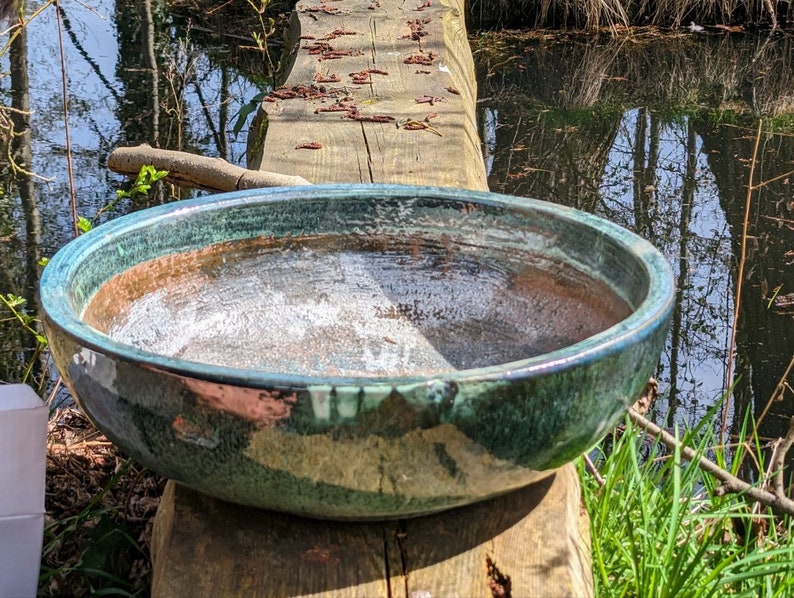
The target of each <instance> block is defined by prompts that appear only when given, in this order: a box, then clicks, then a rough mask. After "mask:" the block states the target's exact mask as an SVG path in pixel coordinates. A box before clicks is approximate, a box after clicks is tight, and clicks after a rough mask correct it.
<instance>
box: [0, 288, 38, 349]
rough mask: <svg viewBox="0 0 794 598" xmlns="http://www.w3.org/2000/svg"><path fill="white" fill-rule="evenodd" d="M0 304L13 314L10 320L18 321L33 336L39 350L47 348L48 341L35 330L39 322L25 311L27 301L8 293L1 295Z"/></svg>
mask: <svg viewBox="0 0 794 598" xmlns="http://www.w3.org/2000/svg"><path fill="white" fill-rule="evenodd" d="M0 302H2V303H3V304H4V305H5V306H6V308H7V309H8V310H9V311H10V312H11V315H12V318H10V319H15V320H17V321H18V322H19V323H20V324H21V325H22V327H23V328H24V329H25V330H26V331H27V332H29V333H30V334H32V335H33V337H34V338H35V339H36V342H37V343H38V349H39V350H42V349H44V348H45V347H46V346H47V339H46V338H45V337H44V335H43V334H41V333H40V332H39V331H38V330H36V329H35V328H34V326H35V325H36V322H38V320H37V319H36V318H34V317H33V316H31V315H30V314H28V313H27V312H26V311H25V304H26V303H27V300H26V299H25V298H24V297H20V296H18V295H14V294H13V293H7V294H5V295H0Z"/></svg>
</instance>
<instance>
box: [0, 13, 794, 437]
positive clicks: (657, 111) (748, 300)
mask: <svg viewBox="0 0 794 598" xmlns="http://www.w3.org/2000/svg"><path fill="white" fill-rule="evenodd" d="M147 7H148V8H150V9H151V10H150V11H149V12H147V10H146V8H147ZM63 17H64V21H63V25H64V43H65V58H66V62H67V65H68V67H67V68H68V89H69V101H70V121H69V129H70V135H71V150H72V159H73V170H74V179H75V185H76V201H77V211H78V213H79V214H80V215H83V216H85V217H87V218H89V219H91V218H93V217H94V215H96V214H97V213H100V211H101V215H100V216H99V217H98V219H97V221H98V222H101V221H104V220H106V219H109V218H113V217H116V216H118V215H120V214H123V213H126V212H129V211H132V210H136V209H140V208H143V207H146V206H148V205H152V204H153V203H159V202H162V201H167V200H169V199H171V196H172V195H178V196H181V197H185V196H188V195H189V194H190V192H183V191H180V190H171V189H169V188H165V189H164V190H161V191H160V192H158V194H156V195H155V196H153V197H151V198H146V199H143V200H123V201H121V202H119V203H118V204H116V205H115V206H113V207H111V208H108V209H106V210H103V207H104V206H106V205H107V204H108V203H109V202H111V201H112V200H113V199H114V198H115V190H116V189H117V188H119V187H121V186H122V185H123V183H124V181H123V179H122V177H119V176H117V175H115V174H113V173H111V172H110V171H109V170H107V168H106V167H105V161H106V159H107V155H108V153H109V152H110V151H111V150H112V149H113V148H115V147H117V146H119V145H127V144H137V143H141V142H148V143H154V142H155V140H156V141H157V142H158V143H159V144H160V145H161V146H162V147H168V148H173V149H184V150H187V151H195V152H201V153H203V154H206V155H210V156H223V157H225V158H226V159H228V160H229V161H231V162H234V163H238V164H241V165H244V164H245V134H246V128H245V127H243V129H242V131H241V132H240V134H239V135H237V136H235V135H233V134H232V128H233V126H234V125H235V123H236V118H235V115H236V114H237V112H238V111H239V109H240V107H241V106H242V105H244V104H246V103H247V102H248V101H249V100H251V99H252V98H253V97H254V96H255V95H256V94H257V93H259V92H260V91H262V90H263V89H264V88H265V86H266V85H267V83H268V77H267V69H266V67H265V60H264V58H263V57H262V56H261V54H259V53H258V52H254V51H246V50H240V49H239V47H240V46H251V45H254V44H253V42H252V40H249V39H248V29H250V27H248V25H247V24H246V25H241V24H240V22H239V21H237V20H234V19H229V18H227V19H226V22H234V23H235V29H234V31H229V32H226V34H224V35H213V34H211V33H209V32H207V31H206V30H207V29H211V27H212V25H213V23H212V22H204V21H202V22H200V23H199V22H193V28H192V29H191V28H190V27H189V26H188V24H189V22H188V19H187V17H186V16H183V15H180V14H179V13H178V12H171V13H169V12H167V11H166V9H165V8H164V7H163V6H162V5H157V6H155V7H154V8H152V5H151V4H150V3H149V2H131V1H127V2H125V1H118V2H111V1H110V0H102V1H100V2H97V3H95V4H93V5H92V7H91V8H90V9H89V8H88V7H87V6H86V5H82V4H79V3H70V4H69V5H68V6H66V7H65V9H64V13H63ZM218 20H220V21H221V22H222V21H223V20H224V19H223V15H219V16H218ZM147 23H151V27H147ZM472 46H473V49H474V50H475V60H476V63H477V69H478V81H479V95H480V100H479V111H478V112H479V117H480V127H481V138H482V140H483V152H484V156H485V159H486V165H487V167H488V172H489V184H490V188H491V190H492V191H498V192H504V193H509V194H515V195H524V196H529V197H536V198H539V199H545V200H549V201H554V202H558V203H562V204H565V205H569V206H574V207H577V208H580V209H584V210H587V211H590V212H594V213H597V214H600V215H602V216H605V217H607V218H609V219H611V220H613V221H615V222H617V223H619V224H622V225H624V226H626V227H628V228H630V229H632V230H634V231H636V232H638V233H639V234H641V235H642V236H644V237H646V238H648V239H649V240H650V241H652V242H653V243H654V244H656V245H657V246H658V247H659V248H660V249H661V250H662V251H663V252H664V253H665V255H667V256H668V257H669V259H670V261H671V263H672V265H673V268H674V270H675V271H676V273H677V277H678V295H677V302H676V310H675V319H674V327H673V331H672V333H671V335H670V337H669V339H668V343H667V347H666V349H665V352H664V355H663V358H662V362H661V364H660V367H659V372H658V375H659V379H660V382H661V388H662V390H663V395H662V397H661V400H660V403H659V410H660V415H661V417H663V418H665V419H666V420H667V421H668V422H672V421H681V422H690V423H692V422H694V421H696V420H697V419H698V418H699V417H700V416H702V415H703V413H705V411H706V410H707V409H708V407H709V406H710V405H712V404H714V403H715V401H718V400H719V398H720V397H721V395H722V394H723V390H724V388H725V387H726V384H727V380H726V377H727V375H728V367H727V364H728V362H729V357H728V356H729V345H730V339H731V333H732V320H733V310H734V302H735V296H736V286H737V285H736V280H737V269H738V263H739V255H740V252H741V236H742V229H743V221H744V214H745V202H746V197H747V184H748V180H749V171H750V165H751V163H752V157H753V152H754V147H755V144H756V127H757V122H758V118H759V116H763V117H764V119H765V120H764V123H765V124H764V128H763V131H762V134H761V136H760V140H759V144H758V150H757V158H756V161H755V179H754V182H755V183H756V184H758V183H760V182H767V181H768V184H765V185H763V186H762V187H761V188H759V189H758V190H757V191H756V192H755V193H754V194H753V196H752V203H751V205H750V210H749V219H748V230H747V240H748V241H747V244H746V264H745V269H744V283H743V288H742V293H741V310H740V317H739V320H738V327H737V329H736V334H735V337H736V351H735V358H734V360H733V365H732V370H733V372H732V378H734V380H738V382H737V386H736V400H737V402H738V403H739V404H740V405H746V404H753V405H754V407H755V410H756V414H759V413H761V412H762V411H763V410H764V407H765V406H766V404H767V402H768V401H769V400H770V398H771V397H773V396H774V397H778V398H780V400H779V401H775V402H774V404H773V406H772V409H771V412H770V415H768V416H766V419H765V421H764V427H763V431H764V433H765V434H768V435H770V436H771V435H778V434H780V433H781V430H783V429H784V428H785V426H786V420H785V418H784V416H787V415H791V414H792V413H794V393H793V392H792V390H791V386H790V385H794V374H792V373H791V372H788V376H787V378H786V372H787V367H788V366H789V364H790V362H791V360H792V354H794V189H792V186H791V184H790V181H789V176H788V172H789V171H790V170H792V169H794V145H793V143H794V141H793V139H792V135H791V132H794V127H792V126H788V125H789V124H791V123H794V119H792V118H790V117H789V116H788V114H789V112H790V111H792V109H793V108H794V65H792V56H793V55H794V52H793V50H794V48H793V47H792V41H791V39H790V38H788V37H784V36H781V37H771V38H759V37H751V36H740V35H729V34H725V33H717V32H714V33H713V34H711V33H707V34H703V35H692V34H686V35H681V36H678V37H674V36H667V37H659V36H651V35H647V34H643V35H634V36H632V37H627V38H621V39H589V40H584V39H581V38H575V37H570V38H561V37H548V38H547V39H544V38H542V37H536V38H534V39H531V40H525V41H518V40H514V39H513V40H510V39H508V38H506V37H496V36H492V35H490V34H489V35H485V36H478V37H476V38H474V39H473V40H472ZM58 53H59V50H58V37H57V27H56V20H55V12H54V9H48V10H46V11H45V12H44V14H43V15H42V16H41V17H39V18H37V19H36V20H35V21H34V22H33V23H31V25H30V26H29V29H28V31H27V40H26V43H24V44H18V45H17V46H16V48H15V49H14V50H12V51H10V52H7V53H6V55H5V56H4V57H3V59H2V60H3V65H2V70H3V72H11V75H7V76H5V77H3V78H2V79H0V87H1V88H2V89H1V90H0V93H2V95H3V99H4V102H5V103H6V104H7V105H14V106H19V107H24V106H25V102H28V103H29V105H30V108H31V111H32V114H31V116H30V126H31V135H30V138H29V140H28V139H26V138H25V137H24V136H22V137H20V138H19V141H18V142H17V143H16V145H15V148H14V149H15V150H16V154H17V155H18V156H19V158H18V161H21V162H24V163H25V164H26V165H29V166H28V167H26V170H28V171H30V172H33V173H35V174H36V176H35V177H29V176H24V175H21V174H17V175H16V176H15V175H14V173H13V172H12V169H11V168H10V167H9V166H7V160H4V161H3V165H4V168H3V171H2V177H1V179H0V180H2V184H3V190H4V194H3V195H2V196H0V263H2V268H0V293H3V294H6V293H13V294H15V295H19V296H23V297H25V298H27V300H28V308H29V311H30V313H31V314H32V315H35V306H36V296H35V288H36V281H37V276H38V270H39V267H38V266H36V262H37V261H38V259H39V258H40V257H41V256H48V255H52V254H53V253H54V252H55V251H56V250H57V249H58V248H59V247H61V246H62V245H63V244H64V243H66V242H67V241H68V240H69V239H70V238H72V236H73V234H74V233H73V225H72V215H71V208H70V205H69V186H68V178H67V162H66V141H65V128H64V124H63V117H62V99H61V85H62V83H61V74H60V65H59V61H58V59H54V58H53V57H54V56H55V57H57V56H58ZM152 57H153V58H154V60H155V64H156V69H153V68H152V66H153V65H152ZM249 120H250V119H249ZM17 121H18V122H17ZM246 124H247V123H246ZM15 125H16V129H17V130H23V129H24V128H25V123H24V119H21V118H17V119H16V120H15ZM0 308H2V311H1V312H0V320H1V321H0V380H3V381H8V382H15V381H19V380H20V379H22V377H23V375H24V373H25V371H26V368H27V366H28V363H29V362H30V357H31V356H32V355H33V347H34V346H35V343H34V341H33V339H32V338H31V337H30V335H28V334H27V333H25V332H24V331H22V330H21V328H20V327H19V326H18V324H17V323H16V322H14V321H11V320H10V319H7V315H6V314H7V312H6V310H5V308H4V307H3V306H0ZM41 368H42V364H41V363H40V362H36V364H35V367H34V372H33V374H34V375H38V376H39V378H43V380H44V385H45V386H46V385H47V384H51V381H50V380H51V377H50V376H52V374H50V375H47V374H46V373H42V369H41ZM781 380H782V381H783V382H784V384H780V382H781ZM48 381H49V382H48ZM786 381H787V384H788V385H789V386H787V385H786V384H785V382H786Z"/></svg>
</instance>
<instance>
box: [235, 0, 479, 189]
mask: <svg viewBox="0 0 794 598" xmlns="http://www.w3.org/2000/svg"><path fill="white" fill-rule="evenodd" d="M376 1H377V0H376ZM370 5H371V3H370V2H369V1H367V0H364V1H361V0H342V1H340V2H330V3H328V4H327V6H331V7H332V8H334V9H338V11H339V14H333V15H328V14H322V13H320V14H318V13H314V12H301V10H303V11H306V10H308V9H310V8H311V7H313V6H314V7H316V6H321V4H320V3H317V2H315V3H312V2H306V3H302V2H301V3H298V6H297V11H298V12H297V13H296V14H297V18H296V19H293V26H292V30H291V34H290V35H291V38H292V39H298V43H297V44H296V49H295V51H294V54H293V56H292V60H294V62H293V66H292V69H291V71H290V74H289V76H288V78H287V80H286V81H285V83H284V87H285V88H287V89H292V88H294V87H296V86H299V85H306V86H308V85H312V84H316V85H318V86H319V85H323V86H324V88H325V89H326V90H327V91H328V92H329V93H336V98H331V97H328V98H324V99H311V100H306V99H303V98H300V97H299V98H293V99H286V100H285V99H278V98H271V99H274V101H266V102H263V107H264V111H265V113H266V117H267V121H268V126H267V134H266V137H265V140H264V145H263V146H262V151H261V154H260V155H257V156H254V157H253V158H252V159H251V160H252V162H251V163H249V167H250V168H258V169H261V170H272V171H274V172H281V173H284V174H293V175H299V176H302V177H304V178H306V179H308V180H309V181H311V182H315V183H318V182H337V183H344V182H364V183H366V182H388V183H404V184H414V185H437V186H452V187H460V188H467V189H482V190H484V189H486V188H487V183H486V178H485V167H484V164H483V160H482V156H481V150H480V142H479V136H478V134H477V126H476V114H475V99H476V95H477V87H476V80H475V77H474V65H473V61H472V59H471V51H470V50H469V47H468V41H467V37H466V29H465V24H464V22H463V17H462V16H461V15H462V12H463V11H462V8H463V7H462V5H461V4H460V3H459V2H458V1H457V0H445V1H444V2H440V1H439V0H434V1H433V3H432V4H431V6H429V7H427V8H423V9H422V10H421V11H419V10H414V9H415V8H416V7H417V6H421V3H420V1H419V0H405V1H404V2H395V1H394V0H380V2H379V5H380V6H379V7H376V8H374V9H368V7H369V6H370ZM322 6H325V5H322ZM417 19H419V20H420V21H421V31H420V33H422V34H423V35H421V37H419V38H418V39H411V35H412V30H411V25H410V24H409V22H410V21H415V20H417ZM425 21H427V22H425ZM338 30H345V31H347V32H355V33H353V34H351V35H341V36H339V37H334V38H333V39H327V38H329V37H333V32H334V31H338ZM300 38H303V39H300ZM309 38H310V39H309ZM319 43H327V44H330V45H331V47H332V48H333V49H334V50H346V51H350V52H353V53H359V52H360V54H357V55H355V56H344V57H342V58H338V59H322V58H323V57H322V55H317V54H310V48H311V47H313V46H316V45H317V44H319ZM417 56H423V57H424V58H425V59H427V60H429V62H430V64H428V65H422V64H406V62H405V61H406V60H411V58H410V57H417ZM365 69H378V70H379V71H384V72H386V73H388V74H387V75H383V74H378V73H373V74H371V75H370V77H369V79H370V80H371V83H369V84H363V85H356V84H354V83H353V82H352V81H353V80H352V77H351V73H358V72H361V71H363V70H365ZM425 72H426V73H425ZM318 75H320V76H323V77H329V76H332V75H336V76H338V77H339V78H340V79H341V80H340V82H339V83H325V84H318V83H316V76H318ZM450 89H452V90H453V91H450ZM454 91H457V92H458V93H454ZM345 97H346V98H350V99H351V101H353V102H354V103H355V104H356V105H357V106H358V107H359V108H360V112H361V115H362V116H363V117H372V116H376V115H383V116H388V117H391V118H393V119H394V121H390V122H385V123H373V122H361V121H357V120H351V119H348V118H342V117H341V115H340V113H338V112H319V113H318V112H315V111H316V110H317V109H318V108H327V107H328V106H331V105H333V104H334V103H335V101H336V100H337V99H339V98H345ZM423 97H431V98H438V99H437V100H435V101H433V103H432V105H431V104H430V103H429V102H425V103H417V101H416V100H417V99H419V98H423ZM432 113H437V114H438V116H436V117H433V118H431V119H430V124H431V126H432V127H433V129H435V130H436V131H438V133H440V134H441V135H438V134H436V133H434V132H432V131H431V130H429V129H419V130H409V129H407V128H405V127H398V126H397V124H399V123H401V122H403V121H406V120H413V121H415V122H424V121H425V119H426V118H427V116H428V115H429V114H432ZM308 142H318V143H320V144H321V145H322V149H319V150H306V149H296V146H298V145H299V144H301V143H308ZM251 145H257V144H256V143H255V142H254V143H252V144H251ZM259 145H261V144H259Z"/></svg>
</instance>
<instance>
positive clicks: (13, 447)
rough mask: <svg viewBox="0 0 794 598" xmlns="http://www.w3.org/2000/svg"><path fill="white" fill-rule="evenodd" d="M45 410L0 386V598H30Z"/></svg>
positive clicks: (22, 389) (39, 531)
mask: <svg viewBox="0 0 794 598" xmlns="http://www.w3.org/2000/svg"><path fill="white" fill-rule="evenodd" d="M46 458H47V406H46V405H45V404H44V402H43V401H42V400H41V399H40V398H39V397H38V396H37V395H36V393H35V392H33V390H32V389H31V388H30V387H28V386H25V385H24V384H9V385H0V598H27V597H34V596H35V595H36V589H37V587H38V577H39V564H40V562H41V545H42V537H43V531H44V482H45V475H46Z"/></svg>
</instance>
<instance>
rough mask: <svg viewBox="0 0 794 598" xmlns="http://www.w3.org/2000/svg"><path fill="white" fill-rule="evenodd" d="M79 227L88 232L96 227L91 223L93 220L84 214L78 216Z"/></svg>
mask: <svg viewBox="0 0 794 598" xmlns="http://www.w3.org/2000/svg"><path fill="white" fill-rule="evenodd" d="M77 228H79V229H80V231H81V232H84V233H87V232H88V231H90V230H91V229H92V228H94V225H93V224H91V221H90V220H89V219H88V218H84V217H83V216H78V217H77Z"/></svg>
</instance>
